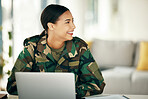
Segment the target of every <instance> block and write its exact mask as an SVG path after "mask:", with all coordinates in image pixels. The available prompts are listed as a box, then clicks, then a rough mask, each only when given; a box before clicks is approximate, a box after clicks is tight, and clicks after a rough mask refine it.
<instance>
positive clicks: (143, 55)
mask: <svg viewBox="0 0 148 99" xmlns="http://www.w3.org/2000/svg"><path fill="white" fill-rule="evenodd" d="M137 70H148V42H140V56H139V61H138V66H137Z"/></svg>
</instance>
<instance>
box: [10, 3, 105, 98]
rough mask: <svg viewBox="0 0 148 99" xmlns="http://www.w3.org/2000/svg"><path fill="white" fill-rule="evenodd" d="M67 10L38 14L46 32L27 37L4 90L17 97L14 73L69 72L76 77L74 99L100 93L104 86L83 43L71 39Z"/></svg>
mask: <svg viewBox="0 0 148 99" xmlns="http://www.w3.org/2000/svg"><path fill="white" fill-rule="evenodd" d="M73 20H74V19H73V16H72V14H71V12H70V11H69V9H68V8H66V7H64V6H61V5H53V4H52V5H49V6H47V7H46V8H45V9H44V10H43V12H42V14H41V23H42V26H43V28H44V29H45V30H44V31H43V32H42V33H41V34H40V35H37V36H34V37H31V38H27V39H25V41H24V49H23V51H22V52H21V53H20V54H19V56H18V58H17V60H16V62H15V65H14V67H13V69H12V74H11V76H10V77H9V78H8V84H7V91H8V92H9V94H14V95H17V94H18V93H17V88H16V80H15V72H72V73H74V74H75V82H76V93H77V94H76V96H77V98H80V97H83V96H89V95H95V94H101V93H102V92H103V89H104V86H105V83H104V79H103V77H102V74H101V72H100V70H99V68H98V66H97V64H96V62H95V60H94V58H93V57H92V55H91V53H90V50H89V49H88V47H87V44H86V43H85V41H83V40H82V39H80V38H78V37H72V35H73V31H74V29H75V28H76V27H75V25H74V23H73Z"/></svg>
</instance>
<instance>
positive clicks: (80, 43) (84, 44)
mask: <svg viewBox="0 0 148 99" xmlns="http://www.w3.org/2000/svg"><path fill="white" fill-rule="evenodd" d="M73 42H74V43H75V44H78V45H81V46H85V47H87V46H88V44H87V43H86V42H85V41H84V40H83V39H81V38H79V37H73Z"/></svg>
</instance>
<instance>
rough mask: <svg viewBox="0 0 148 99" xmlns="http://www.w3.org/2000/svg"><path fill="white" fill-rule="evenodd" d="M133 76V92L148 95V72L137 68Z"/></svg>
mask: <svg viewBox="0 0 148 99" xmlns="http://www.w3.org/2000/svg"><path fill="white" fill-rule="evenodd" d="M131 78H132V81H131V82H132V94H146V95H148V72H147V71H136V70H135V71H134V72H133V74H132V77H131Z"/></svg>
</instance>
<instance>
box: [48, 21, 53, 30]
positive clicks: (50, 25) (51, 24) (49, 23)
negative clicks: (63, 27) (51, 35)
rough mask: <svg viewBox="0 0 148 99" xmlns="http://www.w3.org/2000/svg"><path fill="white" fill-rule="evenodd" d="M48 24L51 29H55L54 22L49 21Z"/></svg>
mask: <svg viewBox="0 0 148 99" xmlns="http://www.w3.org/2000/svg"><path fill="white" fill-rule="evenodd" d="M47 26H48V29H49V30H53V28H54V26H53V23H51V22H48V23H47Z"/></svg>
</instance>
